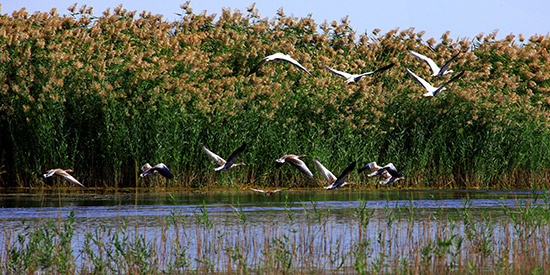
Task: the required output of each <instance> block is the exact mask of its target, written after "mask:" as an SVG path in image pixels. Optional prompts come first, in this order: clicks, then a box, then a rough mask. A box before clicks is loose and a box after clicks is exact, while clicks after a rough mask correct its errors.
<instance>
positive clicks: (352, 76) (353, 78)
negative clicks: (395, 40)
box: [323, 63, 395, 84]
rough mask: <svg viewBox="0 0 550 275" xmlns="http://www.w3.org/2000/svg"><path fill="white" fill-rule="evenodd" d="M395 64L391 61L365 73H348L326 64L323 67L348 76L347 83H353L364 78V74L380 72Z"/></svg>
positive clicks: (345, 76)
mask: <svg viewBox="0 0 550 275" xmlns="http://www.w3.org/2000/svg"><path fill="white" fill-rule="evenodd" d="M393 65H395V63H391V64H390V65H387V66H384V67H382V68H379V69H377V70H375V71H372V72H368V73H363V74H349V73H346V72H341V71H338V70H335V69H332V68H329V67H327V66H325V65H323V67H325V69H327V70H329V71H330V72H331V73H333V74H336V75H339V76H343V77H344V78H346V81H345V82H346V83H347V84H351V83H355V82H357V81H359V80H361V78H363V76H366V75H371V74H375V73H378V72H382V71H385V70H387V69H389V68H391V67H393Z"/></svg>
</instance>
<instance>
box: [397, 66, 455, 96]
mask: <svg viewBox="0 0 550 275" xmlns="http://www.w3.org/2000/svg"><path fill="white" fill-rule="evenodd" d="M405 69H406V70H407V73H409V75H410V76H412V77H413V78H414V80H416V81H417V82H418V83H420V85H422V86H423V87H424V89H426V90H427V91H428V92H427V93H425V94H423V96H424V97H432V96H436V95H438V94H439V93H441V91H443V90H445V86H447V85H448V84H449V83H451V82H453V81H455V80H457V79H459V78H460V77H462V75H464V71H462V72H460V73H459V74H458V75H457V76H455V77H453V78H451V80H449V81H447V82H445V83H443V85H441V86H439V87H437V88H436V87H434V86H432V85H431V84H430V83H428V82H427V81H426V80H424V79H422V78H421V77H419V76H418V75H416V74H414V73H413V72H411V70H409V69H408V68H405Z"/></svg>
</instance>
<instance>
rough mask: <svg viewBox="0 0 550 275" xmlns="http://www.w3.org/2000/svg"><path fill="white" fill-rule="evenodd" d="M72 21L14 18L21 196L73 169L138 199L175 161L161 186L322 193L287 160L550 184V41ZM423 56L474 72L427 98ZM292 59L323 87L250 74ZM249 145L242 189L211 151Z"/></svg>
mask: <svg viewBox="0 0 550 275" xmlns="http://www.w3.org/2000/svg"><path fill="white" fill-rule="evenodd" d="M69 10H70V11H71V13H72V15H71V16H61V15H59V14H57V12H56V11H55V10H52V11H50V12H37V13H34V14H28V13H27V12H26V11H25V10H21V11H17V12H14V13H12V14H11V15H7V14H5V15H2V16H1V17H0V85H1V86H0V104H1V105H0V140H1V142H2V146H1V149H0V150H1V153H0V160H1V161H0V184H1V185H3V186H35V185H39V184H42V179H40V175H41V173H42V172H43V171H45V170H47V169H49V168H53V167H63V168H73V169H74V170H75V176H76V177H77V178H80V179H82V182H83V183H84V184H85V185H86V186H134V185H135V184H136V181H137V179H136V174H137V169H138V167H140V166H141V164H143V163H145V162H150V163H156V162H164V163H166V164H167V165H168V166H169V167H170V168H171V169H172V170H173V172H174V174H175V175H176V178H175V180H174V181H171V182H168V183H165V182H164V181H162V180H158V179H152V180H151V179H149V180H148V181H150V182H152V183H151V184H172V185H178V186H199V185H202V184H205V183H212V182H218V183H219V184H220V185H227V184H232V183H257V184H261V185H273V186H276V185H287V184H294V185H300V186H311V185H316V183H315V182H311V181H308V180H306V179H304V178H303V177H300V176H299V175H298V174H297V173H295V172H294V171H292V170H290V171H287V170H283V171H280V170H275V169H274V165H273V160H274V159H276V158H277V157H279V156H280V155H283V154H287V153H300V154H302V153H306V154H308V156H309V157H310V159H306V161H308V162H309V163H311V160H312V158H313V157H315V158H318V159H319V160H320V161H321V162H322V163H324V164H326V166H327V167H331V169H335V170H336V169H338V167H345V166H346V165H347V164H348V163H349V161H350V160H352V159H353V160H359V161H360V162H361V161H364V162H367V161H378V162H382V163H383V162H393V163H396V164H397V165H398V166H403V167H406V172H405V175H406V176H407V178H408V179H409V180H408V181H406V182H404V183H403V184H405V185H408V186H427V187H436V186H437V187H443V186H447V185H450V186H452V187H491V186H495V185H500V186H516V187H528V186H534V185H540V184H547V181H546V180H544V179H545V178H546V176H547V175H548V169H547V167H548V165H549V164H550V154H548V145H549V144H550V136H549V131H548V118H549V117H550V113H549V110H548V107H549V106H550V97H549V96H548V91H549V89H550V86H549V83H550V82H549V80H548V79H550V78H549V74H550V67H549V66H550V65H549V64H550V63H549V62H548V58H549V54H548V50H549V47H550V39H549V38H548V37H547V36H533V37H531V38H530V39H529V40H525V41H524V40H523V38H521V40H522V42H523V43H522V44H518V43H517V41H516V39H515V37H514V36H513V35H510V36H508V37H506V39H504V40H496V39H495V33H492V34H488V35H483V34H480V35H478V36H476V37H475V38H462V39H457V40H453V39H450V38H449V34H448V33H445V34H443V35H442V36H441V38H440V39H434V38H429V39H427V40H425V39H424V38H423V32H415V31H414V30H413V29H408V30H401V31H400V30H392V31H390V32H388V33H386V34H380V33H379V31H378V30H375V31H374V32H373V33H372V34H368V33H364V34H359V35H358V34H356V33H355V31H354V30H353V29H351V28H350V26H349V25H348V22H347V19H345V18H344V19H342V21H341V22H332V23H330V24H329V23H327V22H325V23H322V24H317V23H315V22H314V20H313V19H312V18H309V17H306V18H295V17H292V16H288V15H285V14H284V12H283V11H282V10H280V11H279V12H278V14H277V15H276V16H275V17H274V18H271V19H269V18H262V17H260V15H259V13H258V11H257V10H255V9H254V7H250V8H249V9H248V10H247V12H245V13H241V12H239V11H230V10H223V11H222V12H221V14H220V15H219V17H218V19H215V18H216V17H215V15H214V14H208V13H206V12H204V13H200V14H196V13H194V12H193V11H192V9H191V8H190V7H189V4H188V3H187V4H184V5H182V15H181V18H180V19H179V20H177V21H175V22H167V21H164V20H163V19H162V18H161V16H158V15H152V14H150V13H146V12H143V13H141V14H139V15H136V14H135V12H131V11H127V10H125V9H123V8H122V7H117V8H115V9H114V10H112V11H110V10H107V11H105V12H104V13H103V14H102V15H99V16H95V15H92V12H91V9H90V8H88V7H86V6H83V7H81V8H79V9H78V8H77V7H76V6H73V7H70V8H69ZM410 49H412V50H415V51H419V52H422V53H424V54H426V55H428V56H430V57H433V58H435V60H436V62H437V63H443V62H444V61H445V60H447V59H448V58H450V57H451V56H452V55H454V54H456V53H457V52H459V51H462V52H463V53H462V54H461V55H460V57H459V58H458V60H457V61H456V62H454V63H453V65H452V67H453V69H454V70H455V71H463V70H464V71H466V72H467V73H466V74H465V76H464V77H463V78H462V79H461V80H459V81H458V82H456V83H454V84H452V85H450V86H449V87H448V88H449V89H448V90H447V91H444V92H443V93H442V94H441V95H440V96H438V97H436V98H432V99H426V98H422V96H421V94H422V91H421V87H420V86H419V85H417V83H415V82H414V80H412V79H411V78H410V77H408V76H407V75H406V72H405V71H404V68H403V67H404V66H408V67H409V68H411V69H413V70H414V71H415V72H417V73H418V74H419V75H422V76H427V75H428V68H427V66H425V65H424V64H422V63H421V62H419V61H418V60H416V59H415V58H414V57H412V56H411V55H410V54H408V53H407V50H410ZM275 52H284V53H287V54H290V55H292V56H293V57H294V58H295V59H297V60H298V61H299V62H301V63H302V64H303V65H304V66H305V67H306V68H307V69H308V70H311V71H313V76H312V77H309V76H307V75H305V74H303V73H302V72H300V71H299V70H296V69H295V68H293V67H292V66H291V65H289V64H284V63H277V64H266V65H265V66H263V67H262V68H261V69H260V71H259V72H258V73H257V74H255V75H252V76H249V77H247V76H246V75H247V73H248V71H249V70H250V68H252V67H253V66H254V65H255V64H257V62H259V60H261V58H263V57H264V56H267V55H269V54H272V53H275ZM390 62H394V63H396V64H397V66H395V67H393V68H392V69H391V70H389V71H387V72H384V73H381V74H379V75H376V76H373V77H367V78H364V79H363V80H361V81H360V82H359V83H357V84H356V85H349V86H346V85H345V84H344V82H343V81H342V79H341V78H338V77H336V76H334V75H331V74H330V73H329V72H328V71H326V70H324V69H323V68H322V65H327V66H331V67H334V68H336V69H339V70H344V71H349V72H362V71H367V70H372V69H375V68H378V67H380V66H382V65H386V64H388V63H390ZM430 81H432V79H430ZM433 82H435V83H441V82H442V80H433ZM243 142H246V143H248V144H250V146H248V148H247V150H246V152H245V153H244V154H243V155H242V156H241V157H240V158H241V159H242V160H243V161H245V162H246V163H247V164H248V166H246V167H245V168H243V167H240V168H239V169H235V170H233V171H231V172H230V174H225V175H217V174H215V173H214V172H213V171H212V166H213V163H212V162H211V160H209V159H208V158H207V156H206V155H205V154H203V153H202V152H201V150H200V148H201V147H202V146H203V145H205V146H207V147H208V148H210V149H211V150H213V151H214V152H217V153H219V154H220V155H222V156H223V155H225V156H227V155H229V154H230V153H231V151H232V150H233V149H235V148H237V147H238V146H240V145H241V144H242V143H243ZM332 167H334V168H332ZM291 171H292V172H291ZM352 177H358V176H356V175H352Z"/></svg>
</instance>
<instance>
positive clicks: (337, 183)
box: [313, 159, 355, 190]
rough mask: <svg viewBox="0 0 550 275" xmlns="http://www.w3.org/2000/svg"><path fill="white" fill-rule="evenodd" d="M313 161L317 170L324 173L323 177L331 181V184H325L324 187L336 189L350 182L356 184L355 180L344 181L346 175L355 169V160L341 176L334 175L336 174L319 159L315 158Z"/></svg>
mask: <svg viewBox="0 0 550 275" xmlns="http://www.w3.org/2000/svg"><path fill="white" fill-rule="evenodd" d="M313 162H314V163H315V166H316V167H317V170H319V172H320V173H321V175H323V177H324V178H325V179H326V180H327V182H328V183H329V186H324V187H323V188H325V189H327V190H334V189H338V188H340V187H343V186H346V185H348V184H355V183H354V182H346V181H344V180H345V179H346V177H347V176H348V175H349V174H350V173H351V171H353V168H354V167H355V162H354V163H352V165H350V166H348V168H346V169H345V170H344V172H342V175H340V177H339V178H337V177H336V176H334V174H333V173H332V172H330V171H329V170H328V169H327V168H326V167H325V166H323V165H322V164H321V163H320V162H319V161H318V160H316V159H314V160H313Z"/></svg>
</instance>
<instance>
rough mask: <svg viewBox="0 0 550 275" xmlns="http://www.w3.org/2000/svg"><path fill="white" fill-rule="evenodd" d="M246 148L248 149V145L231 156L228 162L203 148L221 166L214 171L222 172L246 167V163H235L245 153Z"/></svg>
mask: <svg viewBox="0 0 550 275" xmlns="http://www.w3.org/2000/svg"><path fill="white" fill-rule="evenodd" d="M244 148H246V143H245V144H243V145H242V146H241V147H239V148H237V150H235V151H234V152H233V153H232V154H231V156H229V158H228V159H227V161H226V160H225V159H223V158H221V157H220V156H218V155H216V154H214V153H213V152H212V151H210V150H208V149H207V148H206V147H202V150H203V151H204V152H205V153H206V154H207V155H208V156H209V157H210V158H212V159H213V160H214V161H215V162H216V163H217V164H218V165H220V166H219V167H217V168H214V171H221V170H229V169H231V168H233V167H237V166H241V165H246V164H245V163H244V162H241V163H235V160H236V159H237V157H238V156H239V155H240V154H241V153H242V152H243V151H244Z"/></svg>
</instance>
